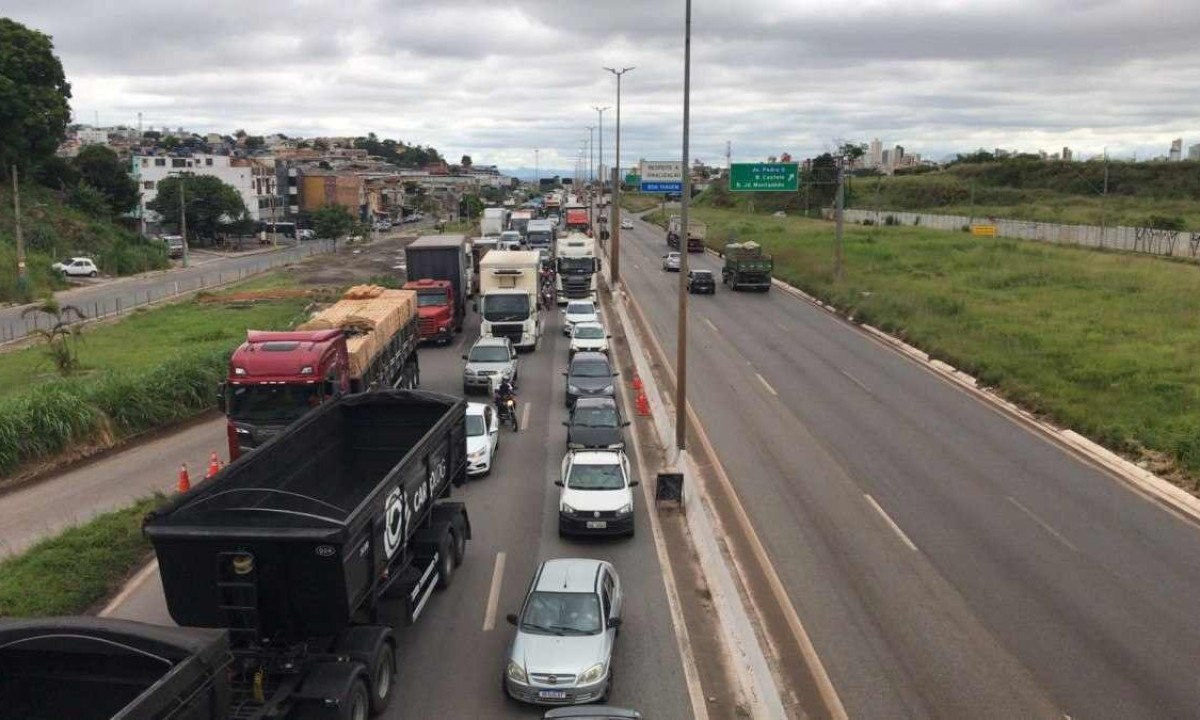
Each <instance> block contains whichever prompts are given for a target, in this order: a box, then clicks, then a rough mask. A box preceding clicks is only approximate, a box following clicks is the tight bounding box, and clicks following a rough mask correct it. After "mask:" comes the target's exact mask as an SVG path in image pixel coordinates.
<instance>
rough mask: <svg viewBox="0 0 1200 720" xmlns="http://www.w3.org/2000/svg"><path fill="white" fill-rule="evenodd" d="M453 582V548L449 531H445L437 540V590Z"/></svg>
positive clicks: (443, 588)
mask: <svg viewBox="0 0 1200 720" xmlns="http://www.w3.org/2000/svg"><path fill="white" fill-rule="evenodd" d="M452 582H454V548H453V540H452V539H451V537H450V532H449V531H447V532H446V533H444V534H443V535H442V538H441V539H440V540H439V541H438V581H437V586H438V589H439V590H445V589H446V588H448V587H450V583H452Z"/></svg>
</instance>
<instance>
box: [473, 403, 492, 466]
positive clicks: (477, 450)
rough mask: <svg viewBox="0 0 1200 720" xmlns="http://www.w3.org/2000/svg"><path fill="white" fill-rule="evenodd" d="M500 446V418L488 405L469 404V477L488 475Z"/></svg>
mask: <svg viewBox="0 0 1200 720" xmlns="http://www.w3.org/2000/svg"><path fill="white" fill-rule="evenodd" d="M499 444H500V418H498V417H497V416H496V409H495V408H493V407H492V406H491V405H489V404H487V403H467V475H487V474H488V473H490V472H491V471H492V458H494V457H495V456H496V448H497V447H498V446H499Z"/></svg>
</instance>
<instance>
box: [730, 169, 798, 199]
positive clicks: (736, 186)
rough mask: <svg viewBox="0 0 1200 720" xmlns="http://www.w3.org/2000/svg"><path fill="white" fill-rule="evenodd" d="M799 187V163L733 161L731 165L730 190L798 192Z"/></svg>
mask: <svg viewBox="0 0 1200 720" xmlns="http://www.w3.org/2000/svg"><path fill="white" fill-rule="evenodd" d="M799 187H800V170H799V164H798V163H733V164H732V165H730V166H729V190H730V192H796V191H797V190H799Z"/></svg>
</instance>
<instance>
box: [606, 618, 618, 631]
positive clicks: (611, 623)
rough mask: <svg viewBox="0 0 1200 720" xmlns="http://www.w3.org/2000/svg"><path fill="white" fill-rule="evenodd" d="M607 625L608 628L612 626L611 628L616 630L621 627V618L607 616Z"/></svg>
mask: <svg viewBox="0 0 1200 720" xmlns="http://www.w3.org/2000/svg"><path fill="white" fill-rule="evenodd" d="M608 626H609V627H610V628H612V629H613V630H616V629H617V628H619V627H621V618H619V617H615V618H609V619H608Z"/></svg>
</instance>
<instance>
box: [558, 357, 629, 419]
mask: <svg viewBox="0 0 1200 720" xmlns="http://www.w3.org/2000/svg"><path fill="white" fill-rule="evenodd" d="M563 375H566V376H567V398H566V401H567V402H566V405H567V407H571V406H572V405H574V404H575V401H576V400H578V399H579V398H581V397H613V391H614V389H615V388H614V387H613V383H614V382H615V381H614V380H613V378H615V377H616V376H617V373H615V372H613V369H612V363H611V362H610V361H609V359H608V356H607V355H605V354H604V353H598V352H577V353H575V355H574V356H572V357H571V362H570V364H569V365H567V371H566V372H565V373H563Z"/></svg>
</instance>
